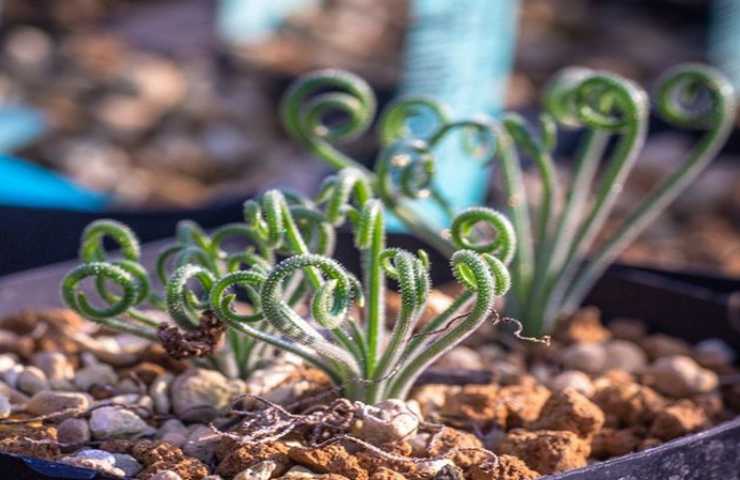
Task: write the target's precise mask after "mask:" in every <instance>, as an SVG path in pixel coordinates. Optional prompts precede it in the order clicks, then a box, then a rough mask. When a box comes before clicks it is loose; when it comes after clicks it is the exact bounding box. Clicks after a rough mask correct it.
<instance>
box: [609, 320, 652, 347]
mask: <svg viewBox="0 0 740 480" xmlns="http://www.w3.org/2000/svg"><path fill="white" fill-rule="evenodd" d="M609 330H611V332H612V335H613V336H614V338H618V339H620V340H627V341H630V342H638V341H640V340H642V339H643V338H645V335H647V328H646V327H645V324H644V323H642V322H641V321H639V320H633V319H631V318H615V319H614V320H613V321H612V322H611V323H610V324H609Z"/></svg>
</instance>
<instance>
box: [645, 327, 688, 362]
mask: <svg viewBox="0 0 740 480" xmlns="http://www.w3.org/2000/svg"><path fill="white" fill-rule="evenodd" d="M640 345H641V346H642V348H643V350H645V352H646V353H647V354H648V357H650V359H651V360H655V359H658V358H661V357H672V356H675V355H690V354H691V346H690V345H689V344H688V343H686V342H685V341H683V340H681V339H679V338H676V337H671V336H668V335H663V334H662V333H656V334H655V335H650V336H648V337H646V338H643V339H642V341H641V342H640Z"/></svg>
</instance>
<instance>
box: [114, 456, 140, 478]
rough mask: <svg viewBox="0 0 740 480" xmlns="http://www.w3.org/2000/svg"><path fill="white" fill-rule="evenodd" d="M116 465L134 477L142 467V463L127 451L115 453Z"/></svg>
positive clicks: (128, 475)
mask: <svg viewBox="0 0 740 480" xmlns="http://www.w3.org/2000/svg"><path fill="white" fill-rule="evenodd" d="M113 457H115V464H114V465H115V467H116V468H120V469H121V470H123V471H124V472H125V473H126V476H127V477H133V476H135V475H136V474H137V473H139V472H140V471H141V469H142V466H141V464H140V463H139V462H138V461H136V459H135V458H134V457H132V456H131V455H128V454H125V453H114V454H113Z"/></svg>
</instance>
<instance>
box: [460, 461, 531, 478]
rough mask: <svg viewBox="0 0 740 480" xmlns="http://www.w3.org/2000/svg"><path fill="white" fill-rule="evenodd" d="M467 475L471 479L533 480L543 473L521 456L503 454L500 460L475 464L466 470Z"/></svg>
mask: <svg viewBox="0 0 740 480" xmlns="http://www.w3.org/2000/svg"><path fill="white" fill-rule="evenodd" d="M465 476H466V478H469V479H470V480H533V479H535V478H539V477H540V476H541V475H540V474H539V473H538V472H535V471H534V470H532V469H531V468H529V467H528V466H527V464H525V463H524V462H523V461H521V460H520V459H519V458H517V457H512V456H511V455H501V456H499V457H498V462H492V461H490V462H484V463H481V464H478V465H473V466H472V467H470V468H469V469H468V470H467V472H465Z"/></svg>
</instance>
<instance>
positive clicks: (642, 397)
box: [591, 382, 666, 428]
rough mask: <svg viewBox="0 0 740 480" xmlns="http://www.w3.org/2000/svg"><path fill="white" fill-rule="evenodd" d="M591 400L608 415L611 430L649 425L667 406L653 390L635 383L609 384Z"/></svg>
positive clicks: (607, 420) (607, 422)
mask: <svg viewBox="0 0 740 480" xmlns="http://www.w3.org/2000/svg"><path fill="white" fill-rule="evenodd" d="M591 400H592V401H593V402H594V403H595V404H596V405H598V406H599V407H600V408H601V410H602V411H603V412H604V413H605V414H606V425H607V426H609V427H611V428H625V427H631V426H635V425H645V424H648V423H649V422H651V421H652V420H653V418H655V415H656V414H657V413H658V412H659V411H660V410H661V409H663V408H664V407H665V404H666V401H665V399H664V398H663V397H662V396H661V395H659V394H658V393H657V392H655V391H654V390H653V389H652V388H650V387H646V386H644V385H640V384H637V383H634V382H625V383H610V384H607V385H606V386H604V387H601V388H598V389H597V390H596V393H595V394H594V396H593V397H592V399H591Z"/></svg>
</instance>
